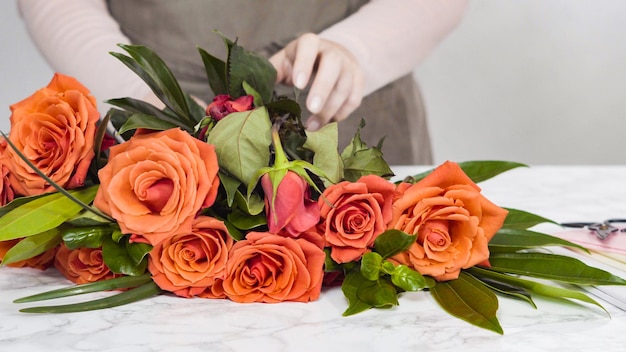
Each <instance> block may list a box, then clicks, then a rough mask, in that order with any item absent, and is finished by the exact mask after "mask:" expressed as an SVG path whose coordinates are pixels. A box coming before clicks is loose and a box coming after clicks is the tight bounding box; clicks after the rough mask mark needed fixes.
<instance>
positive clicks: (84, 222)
mask: <svg viewBox="0 0 626 352" xmlns="http://www.w3.org/2000/svg"><path fill="white" fill-rule="evenodd" d="M67 222H68V223H70V224H71V225H73V226H78V227H81V226H103V225H112V224H115V222H114V221H110V220H108V219H105V218H103V217H100V216H98V215H96V214H94V213H92V212H89V211H86V210H83V211H81V212H80V213H79V214H78V215H76V216H75V217H73V218H71V219H69V220H68V221H67Z"/></svg>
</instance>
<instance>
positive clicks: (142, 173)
mask: <svg viewBox="0 0 626 352" xmlns="http://www.w3.org/2000/svg"><path fill="white" fill-rule="evenodd" d="M217 171H218V164H217V155H216V154H215V148H214V147H213V146H212V145H209V144H206V143H204V142H202V141H200V140H198V139H196V138H194V137H192V136H191V135H189V134H188V133H187V132H184V131H182V130H181V129H178V128H175V129H170V130H166V131H161V132H154V133H149V134H141V135H137V136H134V137H132V138H131V139H130V140H129V141H128V142H126V143H122V144H119V145H116V146H113V147H111V150H110V155H109V162H108V163H107V165H106V166H105V167H103V168H102V169H100V171H99V172H98V177H99V179H100V188H99V189H98V193H97V194H96V198H95V200H94V205H95V206H96V207H97V208H99V209H101V210H102V211H103V212H105V213H107V214H108V215H110V216H112V217H113V218H114V219H115V220H117V222H118V224H119V225H120V228H121V229H122V232H123V233H128V234H136V235H138V236H134V237H133V240H134V241H137V242H140V241H145V242H148V243H150V244H151V245H156V244H158V243H159V242H161V241H163V240H165V239H166V238H168V237H171V236H175V235H186V234H189V233H191V224H192V222H193V219H194V218H195V217H196V214H198V212H199V211H200V210H201V209H202V208H204V207H208V206H211V205H212V204H213V202H214V201H215V197H216V196H217V190H218V187H219V178H218V177H217Z"/></svg>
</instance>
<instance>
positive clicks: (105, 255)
mask: <svg viewBox="0 0 626 352" xmlns="http://www.w3.org/2000/svg"><path fill="white" fill-rule="evenodd" d="M102 259H103V260H104V264H105V265H106V266H107V267H109V269H111V271H112V272H114V273H116V274H124V275H131V276H138V275H141V274H143V273H144V272H145V271H146V266H147V263H148V261H147V260H145V261H142V262H141V263H140V264H137V263H136V259H137V258H134V257H132V256H131V254H130V253H129V251H128V237H124V238H123V239H122V240H121V241H120V242H115V241H113V239H112V238H106V239H105V241H104V243H103V244H102Z"/></svg>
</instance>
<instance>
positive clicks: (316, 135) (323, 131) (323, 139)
mask: <svg viewBox="0 0 626 352" xmlns="http://www.w3.org/2000/svg"><path fill="white" fill-rule="evenodd" d="M306 135H307V139H306V142H305V143H304V148H306V149H309V150H312V151H313V152H314V153H315V154H314V156H313V165H315V166H317V167H318V168H320V169H321V170H322V171H324V173H325V174H326V176H327V177H328V179H329V180H330V181H331V182H332V183H338V182H340V181H341V180H342V179H343V161H342V160H341V155H339V153H338V152H337V148H338V146H337V141H338V139H337V138H338V132H337V123H335V122H333V123H329V124H327V125H325V126H324V127H322V128H320V129H319V130H317V131H306Z"/></svg>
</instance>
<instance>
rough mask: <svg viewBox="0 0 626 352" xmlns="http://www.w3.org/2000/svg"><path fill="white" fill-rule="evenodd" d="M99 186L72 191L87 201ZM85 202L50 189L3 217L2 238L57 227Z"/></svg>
mask: <svg viewBox="0 0 626 352" xmlns="http://www.w3.org/2000/svg"><path fill="white" fill-rule="evenodd" d="M97 190H98V186H92V187H87V188H83V189H80V190H73V191H69V193H70V194H71V195H72V196H73V197H75V198H77V199H79V200H80V201H82V202H84V203H91V202H92V201H93V199H94V197H95V195H96V192H97ZM81 209H82V206H80V205H78V204H76V203H75V202H74V201H73V200H71V199H69V198H67V197H66V196H65V195H64V194H61V193H50V194H47V195H45V196H43V197H39V198H36V199H34V200H31V201H30V202H28V203H25V204H22V205H21V206H19V207H17V208H15V209H13V210H11V211H10V212H8V213H7V214H4V215H3V216H2V217H1V218H0V241H6V240H12V239H16V238H21V237H29V236H32V235H35V234H38V233H41V232H44V231H48V230H50V229H53V228H56V227H58V226H59V225H61V224H62V223H63V222H65V221H67V220H69V219H71V218H72V217H74V216H75V215H76V214H78V213H79V212H80V210H81Z"/></svg>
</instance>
